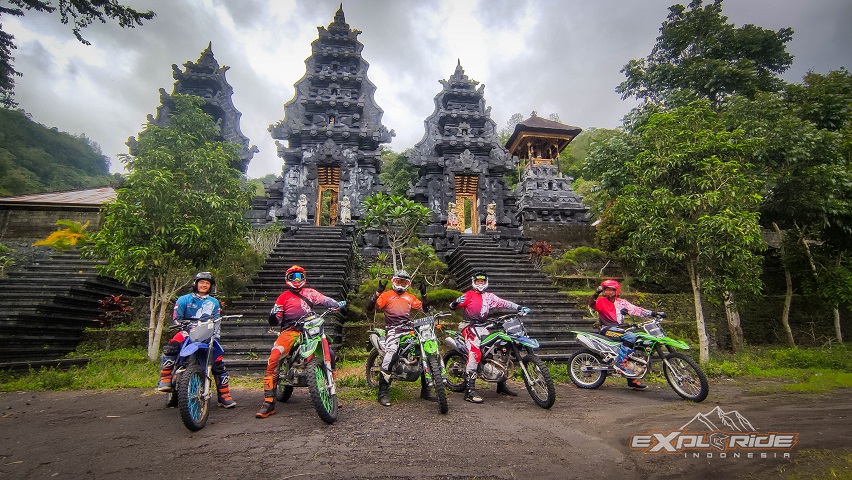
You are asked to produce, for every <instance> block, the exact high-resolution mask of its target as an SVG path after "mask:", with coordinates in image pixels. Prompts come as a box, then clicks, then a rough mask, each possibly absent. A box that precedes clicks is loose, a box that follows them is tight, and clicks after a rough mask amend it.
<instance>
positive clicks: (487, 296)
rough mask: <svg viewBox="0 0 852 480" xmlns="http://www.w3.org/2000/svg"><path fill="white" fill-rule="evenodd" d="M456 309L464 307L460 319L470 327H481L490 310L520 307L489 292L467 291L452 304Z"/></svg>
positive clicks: (516, 308)
mask: <svg viewBox="0 0 852 480" xmlns="http://www.w3.org/2000/svg"><path fill="white" fill-rule="evenodd" d="M453 304H455V306H453V307H452V308H457V307H464V310H463V311H462V317H463V318H464V321H465V322H467V323H469V324H471V325H481V324H483V323H486V319H487V318H488V312H489V311H490V310H491V309H492V308H510V309H513V310H518V308H520V306H519V305H518V304H517V303H514V302H510V301H508V300H503V299H502V298H500V297H498V296H497V295H494V294H493V293H491V292H483V293H480V292H477V291H476V290H468V291H467V292H465V293H464V295H462V296H461V297H459V298H457V299H456V301H454V302H453Z"/></svg>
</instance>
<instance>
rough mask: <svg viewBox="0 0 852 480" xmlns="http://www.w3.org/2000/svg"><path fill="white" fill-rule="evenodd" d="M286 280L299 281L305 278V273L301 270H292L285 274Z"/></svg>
mask: <svg viewBox="0 0 852 480" xmlns="http://www.w3.org/2000/svg"><path fill="white" fill-rule="evenodd" d="M279 278H280V277H279ZM287 280H289V281H291V282H301V281H304V280H305V274H304V273H302V272H292V273H290V274H289V275H287Z"/></svg>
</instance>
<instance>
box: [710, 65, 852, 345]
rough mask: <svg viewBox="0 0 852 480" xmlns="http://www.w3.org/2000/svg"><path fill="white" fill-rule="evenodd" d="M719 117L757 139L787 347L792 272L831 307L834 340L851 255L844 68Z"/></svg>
mask: <svg viewBox="0 0 852 480" xmlns="http://www.w3.org/2000/svg"><path fill="white" fill-rule="evenodd" d="M725 117H726V118H727V121H728V124H729V128H732V127H734V126H736V127H740V128H742V129H744V130H745V131H746V132H747V133H748V134H750V135H753V136H757V137H761V138H762V139H763V140H764V141H763V142H762V146H761V148H760V149H759V150H758V152H757V156H756V158H757V160H758V161H759V162H760V166H761V168H762V170H763V171H764V172H765V176H766V185H767V189H766V194H765V201H764V203H763V205H762V207H761V215H762V223H763V224H764V226H765V227H766V228H769V229H772V230H774V231H775V232H776V234H777V235H778V237H779V240H780V244H781V246H782V249H781V254H782V264H783V265H784V266H785V279H786V284H787V293H786V301H785V308H784V310H783V312H782V325H784V329H785V332H786V333H787V341H788V343H790V344H793V343H794V340H793V338H792V332H791V331H790V328H789V325H788V318H789V308H790V304H791V300H792V291H793V277H794V275H793V272H794V271H798V272H796V273H797V274H798V275H797V276H798V277H799V281H800V282H801V283H802V284H803V285H804V286H806V287H807V290H808V291H809V293H810V294H811V295H812V296H814V298H818V299H820V300H821V302H822V303H827V304H829V305H833V306H834V310H835V312H834V317H835V330H836V337H837V340H838V341H842V334H841V329H840V318H839V317H840V314H839V304H843V303H848V302H849V301H850V300H852V295H850V294H849V293H848V292H846V290H845V289H844V288H841V287H840V286H842V285H845V284H846V282H845V281H844V280H843V278H845V276H844V274H843V273H842V272H843V270H844V268H846V267H845V266H844V265H846V264H847V262H848V261H849V259H850V256H852V252H850V247H849V241H848V238H849V235H850V234H851V233H852V161H850V159H852V155H850V152H852V149H850V148H849V145H852V75H850V73H849V72H848V71H846V70H845V69H840V70H837V71H833V72H830V73H829V74H827V75H820V74H816V73H813V72H810V73H808V74H807V75H805V77H804V80H803V82H802V83H801V84H791V85H788V86H787V87H786V88H785V89H784V91H783V92H781V93H778V94H768V93H766V94H761V95H757V96H756V97H755V99H754V100H749V99H745V98H734V99H733V100H732V101H731V102H730V105H729V106H728V107H727V108H726V112H725ZM803 258H804V259H805V260H806V261H804V262H802V261H801V259H803ZM802 263H804V265H805V267H806V268H805V269H802V268H799V267H800V266H801V265H802ZM801 272H808V273H805V274H804V275H803V274H802V273H801Z"/></svg>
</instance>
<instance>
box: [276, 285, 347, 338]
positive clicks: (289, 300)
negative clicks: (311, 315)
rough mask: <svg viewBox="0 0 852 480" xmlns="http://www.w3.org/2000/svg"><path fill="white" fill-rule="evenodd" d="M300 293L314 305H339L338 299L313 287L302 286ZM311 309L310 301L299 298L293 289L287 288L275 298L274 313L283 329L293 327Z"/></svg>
mask: <svg viewBox="0 0 852 480" xmlns="http://www.w3.org/2000/svg"><path fill="white" fill-rule="evenodd" d="M299 295H301V296H303V297H305V298H307V299H308V300H310V301H311V302H313V304H314V305H322V306H324V307H328V308H332V307H336V306H337V301H335V300H334V299H332V298H329V297H326V296H325V295H323V294H321V293H320V292H318V291H316V290H314V289H313V288H302V289H301V290H299ZM310 311H311V306H310V305H308V302H306V301H304V300H303V299H301V298H299V296H298V295H296V294H295V293H293V291H292V290H285V291H284V293H282V294H281V295H279V296H278V299H277V300H275V306H274V307H272V314H273V315H275V317H276V318H278V324H279V325H281V329H282V330H285V329H288V328H292V327H293V325H295V324H296V322H297V321H298V320H299V319H300V318H302V317H304V316H305V315H306V314H307V313H308V312H310Z"/></svg>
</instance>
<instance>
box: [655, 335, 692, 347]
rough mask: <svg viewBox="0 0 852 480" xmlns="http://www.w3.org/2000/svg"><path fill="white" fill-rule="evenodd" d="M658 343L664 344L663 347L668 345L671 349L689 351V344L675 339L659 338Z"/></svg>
mask: <svg viewBox="0 0 852 480" xmlns="http://www.w3.org/2000/svg"><path fill="white" fill-rule="evenodd" d="M657 341H658V342H659V343H662V344H663V345H668V346H670V347H674V348H679V349H681V350H689V344H688V343H686V342H682V341H680V340H675V339H674V338H669V337H663V338H658V339H657Z"/></svg>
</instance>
